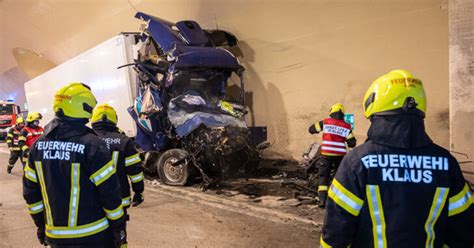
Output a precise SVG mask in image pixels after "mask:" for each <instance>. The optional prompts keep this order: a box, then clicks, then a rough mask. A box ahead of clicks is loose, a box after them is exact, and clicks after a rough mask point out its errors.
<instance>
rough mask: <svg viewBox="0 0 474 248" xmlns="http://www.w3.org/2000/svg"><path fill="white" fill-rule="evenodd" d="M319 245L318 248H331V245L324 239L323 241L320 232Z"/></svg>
mask: <svg viewBox="0 0 474 248" xmlns="http://www.w3.org/2000/svg"><path fill="white" fill-rule="evenodd" d="M319 245H320V246H319V247H320V248H331V247H332V246H330V245H328V243H326V241H324V239H323V235H322V234H321V238H320V239H319Z"/></svg>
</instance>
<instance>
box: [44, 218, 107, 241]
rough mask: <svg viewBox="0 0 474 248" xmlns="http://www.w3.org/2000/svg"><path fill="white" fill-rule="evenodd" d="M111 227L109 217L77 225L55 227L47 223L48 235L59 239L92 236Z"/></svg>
mask: <svg viewBox="0 0 474 248" xmlns="http://www.w3.org/2000/svg"><path fill="white" fill-rule="evenodd" d="M107 227H109V222H108V221H107V218H102V219H100V220H98V221H96V222H93V223H90V224H87V225H81V226H75V227H63V226H61V227H55V226H52V225H48V224H46V236H48V237H50V238H57V239H70V238H80V237H85V236H91V235H94V234H96V233H99V232H101V231H103V230H105V229H107Z"/></svg>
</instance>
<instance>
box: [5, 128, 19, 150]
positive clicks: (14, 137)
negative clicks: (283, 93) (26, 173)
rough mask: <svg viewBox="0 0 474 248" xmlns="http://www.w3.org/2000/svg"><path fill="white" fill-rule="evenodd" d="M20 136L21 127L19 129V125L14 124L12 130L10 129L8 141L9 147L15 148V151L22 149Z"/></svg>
mask: <svg viewBox="0 0 474 248" xmlns="http://www.w3.org/2000/svg"><path fill="white" fill-rule="evenodd" d="M19 136H20V129H18V126H14V127H12V128H11V129H10V130H8V134H7V139H6V143H7V145H8V147H11V148H13V150H14V151H19V150H20V147H19V146H18V138H19Z"/></svg>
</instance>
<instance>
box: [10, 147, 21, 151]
mask: <svg viewBox="0 0 474 248" xmlns="http://www.w3.org/2000/svg"><path fill="white" fill-rule="evenodd" d="M12 150H13V151H19V150H20V147H13V148H12Z"/></svg>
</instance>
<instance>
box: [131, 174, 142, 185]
mask: <svg viewBox="0 0 474 248" xmlns="http://www.w3.org/2000/svg"><path fill="white" fill-rule="evenodd" d="M128 177H130V180H132V183H138V182H140V181H142V180H143V179H144V177H143V172H140V173H138V174H136V175H131V176H128Z"/></svg>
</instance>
